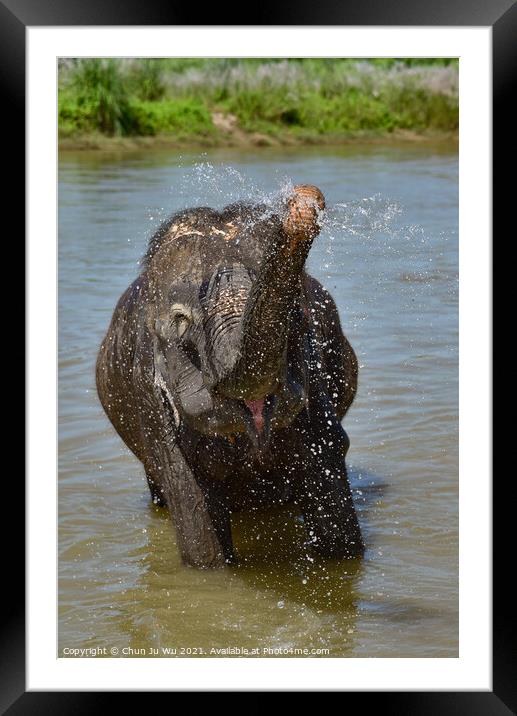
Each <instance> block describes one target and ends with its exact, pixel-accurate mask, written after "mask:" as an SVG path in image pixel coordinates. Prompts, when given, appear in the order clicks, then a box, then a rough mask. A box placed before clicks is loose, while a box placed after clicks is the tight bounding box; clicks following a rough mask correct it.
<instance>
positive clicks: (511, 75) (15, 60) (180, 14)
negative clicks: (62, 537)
mask: <svg viewBox="0 0 517 716" xmlns="http://www.w3.org/2000/svg"><path fill="white" fill-rule="evenodd" d="M220 11H221V7H220V6H219V7H213V8H212V9H211V10H210V9H207V10H206V11H205V9H203V11H202V12H203V19H204V23H203V24H204V25H211V24H213V25H222V26H226V25H275V26H279V25H280V26H282V25H320V26H321V25H355V26H358V25H361V26H390V25H391V26H400V25H403V26H412V25H414V26H491V27H492V30H493V92H494V95H493V100H494V105H493V136H494V138H496V137H499V138H506V137H509V136H512V135H513V134H514V133H515V128H514V127H513V124H514V121H515V120H514V115H513V113H512V112H510V111H508V108H509V107H510V101H509V100H510V98H511V97H512V94H514V92H513V91H512V90H513V88H514V83H515V80H516V68H517V4H516V3H515V2H514V0H492V1H491V2H486V1H485V0H448V2H445V1H444V0H434V1H433V2H429V1H428V0H425V1H423V0H363V1H362V2H361V3H352V2H346V3H344V2H338V0H320V2H319V3H318V6H317V7H314V6H313V5H309V3H303V2H302V3H300V2H299V1H298V2H297V3H293V2H291V3H289V4H286V5H283V6H280V4H278V3H277V4H276V5H275V7H274V9H272V8H271V7H270V6H269V3H267V2H266V3H260V7H258V6H254V7H253V8H251V9H250V10H249V13H248V16H247V17H244V16H243V15H241V16H239V18H238V22H236V19H237V18H236V17H235V16H233V17H232V18H231V19H232V21H231V22H223V20H224V19H226V18H224V17H223V16H222V15H221V12H220ZM199 15H200V8H199V7H193V6H192V5H191V6H190V7H181V6H180V5H179V3H174V4H171V3H165V2H163V3H162V2H160V1H159V0H154V1H153V0H147V1H146V2H145V3H143V2H141V1H140V0H139V1H138V2H137V1H136V0H125V1H124V3H119V2H116V1H115V0H89V1H88V2H84V1H83V2H81V1H80V0H52V2H50V1H49V0H0V83H1V89H2V95H1V96H2V98H3V99H4V102H3V104H4V107H5V108H8V111H4V112H2V113H1V114H2V115H3V116H2V119H1V121H2V123H3V125H4V134H3V136H4V137H8V138H9V140H8V145H9V148H11V149H13V150H14V153H13V159H12V161H9V164H8V166H9V182H8V185H6V191H7V197H6V205H7V206H9V207H10V209H9V211H10V213H13V214H15V215H16V216H18V217H24V216H25V206H24V187H25V176H24V170H25V164H24V161H23V157H24V149H23V148H24V146H25V36H26V35H25V30H26V28H27V27H35V26H78V25H79V26H80V25H89V26H101V25H139V26H153V25H154V26H156V25H183V26H184V25H198V24H199V23H197V22H195V20H199ZM272 20H273V21H274V22H272ZM510 144H512V143H510ZM512 152H513V155H512ZM512 156H513V157H514V156H515V149H512V147H511V146H508V143H506V142H505V148H504V151H503V147H502V141H501V142H500V146H498V145H497V144H494V163H493V166H494V169H495V170H497V169H499V170H500V171H499V172H497V175H496V173H495V172H494V177H495V182H494V194H493V206H494V208H495V212H494V214H496V215H498V218H500V219H501V220H503V219H502V217H503V215H504V212H505V211H507V212H508V211H509V210H511V207H512V206H513V205H514V204H515V201H513V202H512V201H511V200H510V194H509V192H510V191H512V189H511V187H509V186H508V182H507V181H506V180H504V179H503V178H502V176H503V173H502V169H503V168H505V167H506V166H508V165H513V166H515V162H513V163H512ZM6 173H7V172H6V165H4V176H5V175H6ZM513 184H514V182H513ZM513 191H514V190H513ZM4 200H5V194H4ZM22 202H23V205H22ZM17 210H18V211H17ZM16 223H17V226H16V233H17V235H18V237H17V239H16V242H17V244H18V248H19V249H21V251H22V254H23V243H22V240H21V237H20V236H19V234H21V232H22V231H23V222H22V221H21V218H20V219H19V220H18V221H17V222H16ZM20 260H21V261H22V262H23V261H24V257H23V255H22V256H21V258H20ZM19 308H21V309H22V310H23V308H24V306H23V302H22V305H21V306H20V307H19ZM20 353H21V350H20V344H18V348H17V349H16V350H15V351H14V359H15V360H18V361H21V355H20ZM11 357H12V356H11ZM16 400H17V403H18V404H19V403H20V397H19V395H18V396H17V399H16ZM18 477H19V480H20V483H21V476H18ZM20 488H21V484H20V485H19V486H17V487H16V495H17V502H19V498H20ZM5 489H7V488H5ZM507 500H508V497H507V495H503V494H501V490H497V489H496V490H494V510H495V512H496V513H497V514H498V515H500V513H501V511H502V509H503V504H504V503H505V502H507ZM510 524H511V521H509V520H506V519H504V518H502V517H501V518H499V519H498V520H497V521H496V520H494V525H495V529H494V563H493V564H494V574H495V585H497V581H498V580H499V582H501V581H502V574H503V573H504V571H505V568H506V569H508V566H507V564H506V562H505V559H504V554H505V545H507V544H512V539H511V535H510V527H509V525H510ZM10 535H11V536H12V537H13V538H11V537H9V540H8V550H6V551H7V555H4V556H5V557H6V560H5V562H4V569H5V573H6V574H8V575H9V586H8V590H9V594H8V601H6V602H5V603H4V606H3V607H2V628H1V632H0V635H1V636H0V649H1V661H0V714H3V713H8V714H9V715H10V716H18V714H20V715H21V714H23V715H24V716H27V715H30V714H42V713H43V714H46V713H49V714H50V713H52V714H56V713H74V714H83V713H87V712H88V713H91V712H92V710H94V709H98V708H102V706H103V705H106V702H110V703H112V704H113V700H112V698H113V697H111V696H110V694H108V693H106V692H103V693H96V692H82V693H77V692H26V691H25V607H24V604H25V594H24V587H23V585H24V567H23V564H24V556H25V554H24V534H23V532H22V530H21V529H20V527H19V525H18V526H14V527H13V528H12V532H11V533H10ZM6 590H7V587H6V586H4V590H3V591H4V595H5V593H6ZM505 594H507V591H506V590H503V589H502V587H501V588H499V589H495V590H494V596H493V691H492V692H484V691H483V692H431V693H423V692H410V693H400V692H389V693H379V692H367V693H364V692H362V693H355V692H354V693H346V694H342V695H341V696H340V698H343V697H344V698H345V704H344V706H345V707H346V708H350V706H351V703H350V699H356V698H359V699H360V704H361V708H364V707H365V705H366V708H376V707H377V708H380V709H382V711H383V713H393V714H395V713H396V714H438V713H440V714H449V713H450V714H453V713H454V714H471V715H474V714H483V715H486V714H494V715H498V714H501V715H502V714H508V713H512V712H513V713H515V712H517V688H516V684H517V679H516V678H515V675H516V674H517V664H516V660H515V647H514V642H513V641H512V636H513V635H512V633H511V628H510V625H511V623H512V619H513V617H512V611H513V610H512V611H511V607H510V606H509V603H505V600H504V595H505ZM236 690H237V687H236ZM117 698H118V696H117ZM131 698H132V699H134V698H137V697H136V694H135V695H134V696H131ZM135 706H136V704H135V703H133V707H135ZM171 706H172V704H171ZM116 707H117V708H118V707H120V704H119V702H117V706H116ZM250 707H253V710H254V711H257V710H258V709H259V708H260V700H259V699H257V700H253V701H252V702H251V703H250V701H249V700H248V702H247V706H246V708H247V709H249V708H250Z"/></svg>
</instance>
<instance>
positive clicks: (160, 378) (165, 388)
mask: <svg viewBox="0 0 517 716" xmlns="http://www.w3.org/2000/svg"><path fill="white" fill-rule="evenodd" d="M153 360H154V384H155V386H156V387H157V388H158V390H159V391H160V392H161V394H162V396H163V398H164V400H166V401H167V403H168V404H169V405H170V409H171V412H172V416H173V418H174V424H175V426H176V427H179V424H180V422H181V418H180V414H179V411H178V408H177V407H176V403H175V402H174V398H173V395H172V393H171V390H170V388H169V383H168V380H167V378H168V375H167V361H166V359H165V356H164V354H163V350H162V348H161V346H160V341H159V339H158V336H157V335H156V334H155V335H153Z"/></svg>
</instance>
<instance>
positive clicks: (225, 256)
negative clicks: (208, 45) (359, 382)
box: [145, 186, 324, 452]
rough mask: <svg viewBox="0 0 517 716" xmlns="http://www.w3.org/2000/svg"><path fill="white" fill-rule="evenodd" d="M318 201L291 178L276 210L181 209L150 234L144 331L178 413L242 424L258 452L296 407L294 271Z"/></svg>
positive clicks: (225, 427)
mask: <svg viewBox="0 0 517 716" xmlns="http://www.w3.org/2000/svg"><path fill="white" fill-rule="evenodd" d="M323 208H324V198H323V195H322V193H321V192H320V191H319V189H317V188H316V187H312V186H298V187H295V188H294V190H293V192H292V194H291V195H290V196H289V198H288V199H287V200H286V201H284V202H283V204H282V207H281V209H280V210H279V211H278V212H277V213H272V212H271V210H266V207H264V206H248V205H243V204H234V205H231V206H229V207H227V208H226V209H224V210H223V211H222V212H216V211H213V210H212V209H208V208H201V209H195V210H188V211H185V212H182V213H180V214H177V215H175V216H174V217H173V218H172V219H171V220H169V221H168V222H166V223H165V224H164V225H163V226H162V227H161V228H160V229H159V230H158V232H157V234H156V235H155V236H154V237H153V240H152V241H151V245H150V248H149V251H148V255H147V257H146V268H145V272H146V274H147V277H148V286H149V301H148V310H149V318H148V327H149V329H150V331H151V333H152V334H153V343H154V363H155V374H156V379H157V381H158V383H159V384H160V385H161V387H162V388H163V390H164V391H165V392H166V394H167V395H168V396H169V400H170V401H171V403H172V404H173V409H174V412H175V415H176V419H177V420H181V421H185V422H186V423H187V424H188V425H189V426H191V427H192V428H194V429H196V430H198V431H201V432H203V433H205V434H209V435H213V436H226V437H230V439H231V436H234V435H236V434H237V433H243V432H247V433H248V435H249V436H250V438H251V440H252V442H253V444H254V445H255V447H256V448H258V449H259V452H260V451H261V450H262V449H263V448H264V447H265V445H267V442H268V438H269V435H270V432H271V430H275V429H278V428H282V427H285V426H287V425H289V424H290V423H291V422H292V421H293V420H294V418H295V417H296V415H297V413H298V412H299V411H300V410H301V409H302V407H303V406H304V405H305V401H306V397H307V396H306V392H305V387H304V386H305V382H306V375H305V371H306V360H305V359H304V351H306V340H305V338H304V331H303V330H302V324H303V322H304V321H305V320H306V318H305V315H304V299H303V290H302V277H303V267H304V263H305V260H306V258H307V254H308V252H309V249H310V247H311V244H312V241H313V239H314V238H315V236H316V235H317V234H318V232H319V226H318V214H319V212H320V211H321V210H322V209H323Z"/></svg>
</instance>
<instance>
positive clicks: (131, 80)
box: [58, 58, 458, 144]
mask: <svg viewBox="0 0 517 716" xmlns="http://www.w3.org/2000/svg"><path fill="white" fill-rule="evenodd" d="M58 111H59V133H60V137H61V138H80V137H85V136H92V135H104V136H109V137H113V136H119V137H146V136H147V137H149V136H157V135H160V136H167V137H169V138H170V139H171V140H173V141H177V142H190V143H192V142H201V143H205V144H217V143H220V142H225V141H228V139H229V138H231V137H232V136H233V137H234V138H235V136H236V133H237V134H238V136H239V138H240V139H241V140H243V138H245V136H246V135H248V136H250V137H253V136H255V137H257V136H259V137H261V138H262V139H267V138H269V139H271V140H272V141H280V142H282V141H291V142H292V141H311V142H316V141H340V140H346V139H347V138H350V137H357V136H364V135H365V134H366V135H370V134H386V133H390V132H393V131H394V130H412V131H413V132H418V133H425V132H448V133H452V132H455V131H456V130H457V128H458V61H457V60H455V59H429V60H425V59H424V60H422V59H389V58H382V59H370V60H357V59H289V60H282V59H280V60H274V59H267V60H264V59H201V58H199V59H196V58H194V59H132V60H125V59H121V60H119V59H77V60H62V61H61V62H60V66H59V107H58ZM221 118H222V121H221ZM225 118H228V119H229V121H228V122H225V121H224V120H225Z"/></svg>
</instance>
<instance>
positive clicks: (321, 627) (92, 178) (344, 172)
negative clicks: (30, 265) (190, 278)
mask: <svg viewBox="0 0 517 716" xmlns="http://www.w3.org/2000/svg"><path fill="white" fill-rule="evenodd" d="M286 181H293V182H295V183H311V184H316V185H317V186H319V187H320V188H321V189H322V191H323V192H324V194H325V196H326V199H327V205H328V211H327V216H326V218H325V221H324V229H323V231H322V233H321V235H320V236H319V237H318V239H317V240H316V241H315V244H314V246H313V249H312V251H311V255H310V257H309V261H308V268H309V271H310V272H311V273H313V275H315V276H316V277H317V278H319V279H320V280H321V281H322V282H323V283H324V285H325V286H326V287H327V288H328V289H329V290H330V291H331V292H332V294H333V296H334V297H335V299H336V301H337V304H338V307H339V311H340V315H341V320H342V325H343V329H344V331H345V333H346V334H347V336H348V338H349V339H350V341H351V343H352V345H353V346H354V349H355V351H356V353H357V355H358V358H359V363H360V375H359V390H358V394H357V397H356V400H355V402H354V404H353V405H352V407H351V409H350V411H349V413H348V415H347V416H346V418H345V421H344V425H345V428H346V430H347V432H348V434H349V437H350V441H351V447H350V450H349V453H348V463H349V472H350V477H351V483H352V486H353V492H354V498H355V502H356V505H357V509H358V513H359V519H360V522H361V526H362V529H363V533H364V536H365V540H366V543H367V552H366V555H365V558H364V560H362V561H361V562H359V563H357V562H346V561H344V562H337V563H336V562H332V563H324V562H321V561H319V560H315V561H310V560H308V559H307V557H306V553H305V550H304V547H303V544H302V543H301V541H300V530H299V529H297V528H296V520H295V519H294V517H293V516H291V515H290V513H289V511H287V512H286V511H283V512H278V513H274V512H273V513H268V514H264V515H260V516H258V517H255V518H254V519H253V520H250V519H248V520H236V521H235V522H236V524H235V527H234V529H235V534H236V538H237V547H238V549H239V552H240V553H241V555H246V556H247V557H248V559H247V561H246V562H245V563H243V566H240V567H231V568H227V569H224V570H221V571H213V572H207V571H196V570H194V569H190V568H186V567H183V566H181V564H180V562H179V559H178V556H177V551H176V547H175V543H174V534H173V530H172V528H171V525H170V523H169V521H168V516H167V513H166V511H165V510H163V509H160V508H156V507H154V506H153V505H152V504H151V502H150V497H149V493H148V488H147V484H146V482H145V477H144V473H143V469H142V468H141V466H140V463H139V462H138V461H137V460H136V458H134V457H133V455H132V454H131V453H130V452H129V451H128V449H127V448H126V447H125V446H124V445H123V443H122V441H121V440H120V439H119V437H118V436H117V435H116V433H115V432H114V430H113V429H112V428H111V426H110V423H109V422H108V420H107V418H106V417H105V415H104V413H103V411H102V409H101V406H100V404H99V401H98V399H97V396H96V392H95V381H94V364H95V358H96V353H97V350H98V347H99V344H100V341H101V340H102V337H103V334H104V332H105V331H106V329H107V326H108V323H109V320H110V317H111V313H112V310H113V308H114V306H115V303H116V301H117V299H118V297H119V296H120V294H121V293H122V292H123V290H124V289H125V288H126V286H127V285H128V284H129V283H130V282H131V281H132V280H133V278H134V277H135V276H136V274H137V271H138V260H139V258H140V257H141V255H142V254H143V253H144V250H145V244H146V241H147V238H148V237H149V235H150V233H151V232H152V230H153V229H154V228H155V227H156V226H157V225H158V223H159V222H160V221H161V220H162V219H163V218H165V217H166V216H167V215H168V214H170V213H172V212H173V211H175V210H177V209H178V208H182V207H184V206H187V205H189V204H190V205H196V204H202V205H212V206H215V207H222V206H223V205H225V204H226V203H229V202H230V201H234V200H235V199H238V198H247V199H251V198H256V197H260V195H261V193H263V192H265V193H269V192H271V191H274V190H276V189H278V188H280V187H282V186H283V185H285V183H286ZM288 523H289V524H291V523H292V525H291V526H292V529H291V528H289V529H288V530H287V533H288V536H287V537H286V536H285V530H278V529H277V527H278V526H279V525H282V526H283V525H285V524H288ZM281 533H282V534H283V535H284V536H283V537H282V538H280V536H279V535H280V534H281ZM95 647H108V649H111V648H113V647H114V648H116V649H119V655H120V656H123V655H128V656H153V655H155V652H151V649H158V650H161V649H169V654H170V655H171V656H174V655H177V656H185V655H192V656H199V655H202V656H214V655H216V654H222V653H224V652H221V651H217V650H224V649H228V648H240V649H244V648H246V649H250V650H251V649H257V650H259V651H258V652H255V654H257V653H258V654H259V655H260V656H263V655H267V654H269V653H272V655H273V656H275V655H279V654H282V655H284V656H291V655H293V656H294V655H298V654H299V652H296V651H294V650H296V649H307V650H309V652H310V655H314V656H330V657H454V656H457V655H458V164H457V152H456V150H455V148H454V147H443V146H429V145H426V146H414V147H408V146H405V147H397V146H389V147H379V146H370V147H367V146H365V147H342V148H325V149H322V148H308V149H303V150H300V149H296V150H295V149H281V150H279V149H276V148H275V149H270V148H267V149H266V148H264V149H262V148H261V149H260V150H253V151H242V150H217V151H212V150H211V151H209V152H207V153H204V154H200V153H197V154H188V153H183V154H182V155H179V154H178V152H170V151H167V152H165V151H152V152H149V151H146V152H135V153H127V152H126V153H123V154H119V155H115V154H113V155H112V154H103V153H88V152H81V153H76V154H74V153H63V154H62V155H61V157H60V175H59V639H58V655H59V656H63V655H65V654H66V651H65V650H66V649H69V648H95ZM264 649H270V650H275V649H276V650H277V651H273V652H264V651H263V650H264ZM212 650H215V651H212ZM278 650H285V651H278ZM310 650H319V651H312V652H311V651H310ZM325 650H328V651H325ZM225 655H227V654H225ZM232 655H233V652H232Z"/></svg>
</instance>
